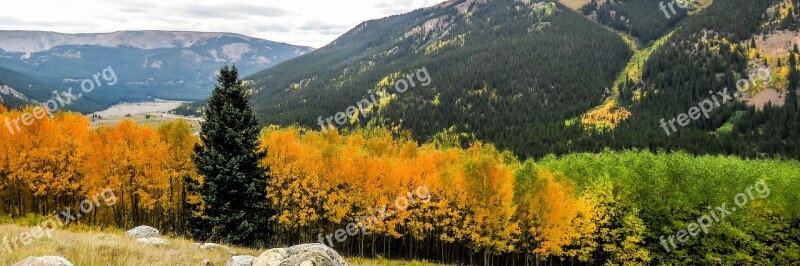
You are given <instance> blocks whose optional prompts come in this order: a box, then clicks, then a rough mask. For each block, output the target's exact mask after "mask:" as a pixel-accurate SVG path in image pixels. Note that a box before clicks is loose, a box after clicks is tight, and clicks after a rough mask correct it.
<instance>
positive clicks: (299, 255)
mask: <svg viewBox="0 0 800 266" xmlns="http://www.w3.org/2000/svg"><path fill="white" fill-rule="evenodd" d="M253 266H349V264H347V262H345V261H344V259H343V258H342V256H339V253H338V252H336V250H333V249H332V248H330V247H328V246H326V245H323V244H301V245H297V246H293V247H290V248H286V249H281V248H277V249H270V250H267V251H266V252H264V253H262V254H261V256H259V257H258V259H256V262H255V263H254V264H253Z"/></svg>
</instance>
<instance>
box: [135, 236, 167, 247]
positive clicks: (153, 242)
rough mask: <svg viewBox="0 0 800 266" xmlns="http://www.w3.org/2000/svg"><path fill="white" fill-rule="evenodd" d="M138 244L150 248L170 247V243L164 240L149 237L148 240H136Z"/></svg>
mask: <svg viewBox="0 0 800 266" xmlns="http://www.w3.org/2000/svg"><path fill="white" fill-rule="evenodd" d="M136 243H139V244H144V245H148V246H154V247H160V246H166V245H169V241H167V240H166V239H163V238H158V237H148V238H139V239H136Z"/></svg>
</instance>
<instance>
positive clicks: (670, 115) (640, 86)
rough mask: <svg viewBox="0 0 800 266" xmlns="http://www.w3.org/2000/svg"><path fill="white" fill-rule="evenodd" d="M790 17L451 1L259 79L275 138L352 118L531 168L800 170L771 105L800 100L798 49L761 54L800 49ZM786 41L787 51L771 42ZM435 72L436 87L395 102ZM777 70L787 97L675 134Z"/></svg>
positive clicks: (724, 5)
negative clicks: (546, 162) (751, 164)
mask: <svg viewBox="0 0 800 266" xmlns="http://www.w3.org/2000/svg"><path fill="white" fill-rule="evenodd" d="M790 2H791V1H778V0H770V1H758V2H753V1H744V0H717V1H696V2H692V4H691V5H688V7H687V8H686V9H678V10H676V12H675V13H674V14H672V15H669V14H667V15H669V17H667V16H666V15H665V14H664V12H663V10H661V9H660V8H659V3H660V1H655V0H653V1H649V0H648V1H624V0H620V1H588V2H587V4H585V5H584V6H582V7H581V8H576V9H577V10H578V12H576V11H573V10H572V9H570V8H567V7H565V6H562V5H561V4H558V3H551V2H547V1H544V2H536V1H533V2H529V1H488V2H486V1H466V0H453V1H449V2H446V3H443V4H441V5H439V6H436V7H432V8H428V9H422V10H417V11H414V12H411V13H408V14H404V15H398V16H393V17H389V18H385V19H380V20H374V21H368V22H365V23H363V24H361V25H359V26H358V27H356V28H354V29H352V30H351V31H350V32H348V33H347V34H345V35H343V36H341V37H340V38H339V39H337V40H336V41H335V42H333V43H331V44H330V45H328V46H326V47H323V48H321V49H319V50H317V51H315V52H313V53H310V54H308V55H305V56H301V57H299V58H297V59H294V60H290V61H287V62H286V63H284V64H281V65H279V66H276V67H274V68H271V69H267V70H265V71H262V72H259V73H257V74H255V75H252V76H250V77H248V79H250V80H253V81H254V83H253V87H254V88H255V90H256V93H255V95H254V96H253V103H254V104H255V105H256V111H257V112H258V114H259V118H260V120H261V122H262V123H263V124H277V125H295V124H297V125H301V126H305V127H309V128H317V129H319V128H320V126H321V124H324V123H323V122H321V121H324V120H325V119H326V118H332V119H331V120H333V121H336V120H337V119H336V115H337V114H338V113H339V112H341V113H343V114H344V113H345V112H349V113H347V114H346V116H347V117H346V119H343V120H341V121H342V122H345V121H346V122H345V123H342V124H344V125H342V126H340V127H343V128H353V127H358V126H384V127H388V128H400V129H406V130H409V131H410V132H411V133H412V134H413V136H414V137H415V138H416V139H417V140H420V141H428V140H436V139H443V138H448V137H449V136H457V137H458V138H459V139H461V140H462V144H463V143H464V142H466V141H467V140H482V141H487V142H491V143H494V144H496V145H497V146H498V147H500V148H503V149H509V150H512V151H513V152H514V153H515V154H517V155H518V156H521V157H541V156H545V155H547V154H568V153H570V152H580V151H589V152H597V151H601V150H603V149H605V148H612V149H631V148H633V149H646V150H651V151H658V150H685V151H689V152H691V153H694V154H732V155H739V156H744V157H751V158H756V157H791V158H800V153H798V152H796V151H797V150H798V149H797V142H796V141H795V140H796V139H797V137H798V134H800V133H798V131H800V129H798V126H796V125H794V124H789V125H788V126H782V125H781V124H783V123H785V121H787V119H788V120H792V121H794V120H796V119H794V118H793V117H798V113H800V111H798V110H797V108H794V107H795V106H796V104H794V103H792V104H790V105H789V106H784V107H781V106H779V105H766V104H765V103H766V102H768V101H771V102H773V103H775V104H778V103H780V104H781V105H782V104H783V102H785V101H784V98H788V97H793V96H792V93H793V92H792V91H793V89H792V88H788V84H790V83H789V82H788V79H790V75H789V74H788V73H789V71H790V69H789V68H788V67H787V65H786V64H785V63H786V62H788V61H789V57H790V56H789V54H788V51H789V50H791V48H792V46H791V45H788V46H787V45H784V46H786V47H783V48H781V49H784V51H785V52H784V53H782V54H780V55H777V56H776V55H770V54H769V53H768V52H764V51H760V50H759V49H758V47H756V46H755V43H756V39H759V40H760V39H761V38H767V39H765V40H770V39H768V38H769V36H773V35H775V34H784V35H786V36H790V35H791V34H792V32H789V33H781V32H776V30H783V31H785V30H792V29H793V28H792V27H794V28H796V27H797V26H796V25H797V20H798V19H797V18H795V17H796V16H797V12H793V11H790V10H794V9H792V6H793V5H792V4H790ZM570 4H571V5H572V6H573V7H574V6H575V5H576V3H574V2H570ZM787 14H788V15H787ZM777 40H786V39H785V38H784V39H780V38H776V40H774V41H769V42H766V41H761V42H763V43H766V44H765V45H771V44H770V43H777ZM751 43H753V44H751ZM786 43H789V44H791V43H792V42H791V41H787V42H786ZM772 45H774V44H772ZM782 45H783V44H782ZM723 48H724V49H723ZM765 55H769V58H767V59H765V58H766V57H765ZM764 60H767V61H768V62H767V63H766V64H765V63H764V62H766V61H764ZM782 62H783V63H782ZM792 62H796V60H795V61H792ZM423 67H424V68H425V69H426V70H427V72H429V75H430V83H431V85H430V86H416V87H413V88H411V89H408V91H406V92H404V93H397V92H396V90H395V88H391V86H392V85H395V82H397V81H398V80H402V79H400V78H399V77H401V76H405V75H407V74H409V73H414V71H415V70H417V69H421V68H423ZM763 67H768V71H769V74H770V76H774V77H775V78H774V79H772V78H770V79H769V80H774V81H776V82H775V83H772V84H760V85H759V84H756V83H765V82H768V81H767V80H766V79H759V81H760V82H756V81H755V80H753V79H750V81H748V84H753V85H752V86H750V88H747V89H746V90H744V91H743V92H742V97H739V99H737V100H734V101H729V102H728V104H725V105H722V106H720V107H718V108H716V107H715V108H714V110H713V112H710V114H709V115H708V118H705V117H704V118H703V119H699V120H697V121H693V122H691V123H688V124H687V125H685V126H684V125H683V124H681V126H680V127H679V128H675V130H670V131H668V132H665V130H664V129H663V124H662V122H661V120H662V119H663V120H665V122H668V121H669V120H670V119H674V118H675V117H677V116H679V115H680V114H682V113H686V112H687V111H689V110H691V109H692V107H693V106H697V105H698V103H699V102H703V101H704V100H706V98H708V99H711V98H709V97H711V96H714V95H717V93H722V92H723V91H725V88H726V87H727V88H729V90H728V91H734V90H735V89H736V88H737V87H736V84H737V81H739V80H741V79H749V78H748V77H754V78H755V76H756V73H757V72H758V71H760V69H762V68H763ZM796 68H797V66H794V69H796ZM791 77H795V76H791ZM794 79H796V78H794ZM387 88H388V89H389V90H386V89H387ZM765 89H768V91H767V92H766V93H765V94H761V92H762V91H764V90H765ZM375 91H379V93H375ZM709 91H713V92H712V93H709ZM385 92H389V94H386V93H385ZM390 94H393V95H390ZM376 95H377V97H376V98H385V99H381V100H380V101H376V102H379V104H378V105H377V107H376V108H364V109H365V110H355V109H353V110H351V111H353V112H350V111H347V110H348V107H350V106H356V104H357V103H359V102H361V101H362V99H370V97H373V96H376ZM381 95H386V96H385V97H382V96H381ZM726 99H727V98H726ZM754 102H759V104H758V105H759V106H753V105H752V104H753V103H754ZM789 102H791V101H789ZM356 107H357V106H356ZM342 118H345V117H344V116H342ZM337 123H338V122H337ZM337 123H331V124H337ZM673 123H674V121H673ZM792 123H794V122H792ZM667 126H669V125H667ZM673 126H675V125H673Z"/></svg>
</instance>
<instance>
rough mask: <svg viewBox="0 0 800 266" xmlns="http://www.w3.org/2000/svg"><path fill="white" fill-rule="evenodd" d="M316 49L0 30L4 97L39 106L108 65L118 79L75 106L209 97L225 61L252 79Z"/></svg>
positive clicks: (136, 34) (249, 41) (199, 36)
mask: <svg viewBox="0 0 800 266" xmlns="http://www.w3.org/2000/svg"><path fill="white" fill-rule="evenodd" d="M312 50H313V48H310V47H303V46H295V45H289V44H285V43H279V42H273V41H268V40H264V39H258V38H253V37H248V36H244V35H239V34H233V33H209V32H173V31H118V32H112V33H87V34H63V33H55V32H39V31H0V68H2V69H0V88H4V89H2V90H0V98H2V99H3V100H2V101H4V102H6V103H7V105H10V106H12V107H13V106H18V105H22V104H30V103H33V102H36V101H40V102H41V101H44V100H47V99H48V98H49V97H50V92H52V90H59V91H65V90H66V89H67V88H69V87H79V86H80V84H79V82H80V81H81V80H84V79H87V78H91V77H92V75H93V74H95V73H97V72H99V71H101V70H102V69H104V68H106V67H109V66H110V67H112V68H113V69H114V71H115V73H116V74H117V76H118V78H119V82H118V83H117V84H116V85H114V86H113V87H107V88H101V89H98V90H95V91H93V92H92V93H90V94H86V95H84V97H83V98H82V99H81V100H79V101H77V102H75V103H74V104H73V105H71V106H70V107H69V109H72V110H77V111H82V112H91V111H96V110H98V109H101V108H104V107H107V106H110V105H113V104H115V103H118V102H121V101H141V100H147V99H151V98H163V99H175V100H198V99H203V98H205V97H207V96H209V95H210V91H211V89H212V88H213V86H214V77H215V73H216V71H217V70H218V69H219V68H220V66H222V65H223V64H226V63H227V64H236V66H237V67H239V70H240V72H241V73H242V74H244V75H247V74H252V73H255V72H256V71H259V70H263V69H265V68H269V67H271V66H273V65H275V64H278V63H280V62H283V61H285V60H288V59H291V58H294V57H297V56H299V55H303V54H305V53H308V52H310V51H312ZM12 73H14V74H12Z"/></svg>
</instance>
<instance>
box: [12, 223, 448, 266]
mask: <svg viewBox="0 0 800 266" xmlns="http://www.w3.org/2000/svg"><path fill="white" fill-rule="evenodd" d="M30 229H31V227H25V226H18V225H0V241H2V237H3V236H6V235H8V237H9V238H11V237H17V236H19V235H20V234H22V233H24V232H29V231H30ZM52 236H53V237H52V238H47V237H43V238H40V239H36V240H34V241H33V242H32V243H30V244H29V245H27V246H24V247H20V248H18V249H15V250H14V252H13V253H11V254H8V251H7V249H6V247H5V246H4V244H3V243H2V242H0V265H12V264H14V263H16V262H19V261H22V260H24V259H25V258H27V257H30V256H33V257H39V256H61V257H64V258H66V259H67V260H69V261H70V262H72V263H73V264H75V265H76V266H109V265H112V266H141V265H170V266H173V265H174V266H179V265H190V266H197V265H200V263H201V262H202V261H203V260H205V259H209V260H210V261H211V263H212V264H211V265H225V262H227V261H228V259H230V257H231V254H229V253H227V252H225V251H222V250H199V249H192V248H191V247H190V245H191V244H192V243H194V241H192V240H188V239H182V238H165V239H167V240H169V245H168V246H164V247H150V246H145V245H141V244H137V243H136V241H135V240H134V239H131V238H128V237H125V236H124V232H123V231H121V230H92V229H85V231H84V232H77V231H67V230H55V231H53V232H52ZM12 248H13V246H12ZM232 248H233V249H234V250H235V251H236V252H238V253H239V254H241V255H253V256H258V255H259V254H261V252H263V250H255V249H247V248H238V247H232ZM347 261H348V262H349V263H350V264H351V265H354V266H358V265H392V266H394V265H397V266H434V265H437V264H431V263H426V262H416V261H413V262H403V261H391V260H384V259H378V260H370V259H361V258H353V259H347Z"/></svg>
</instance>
